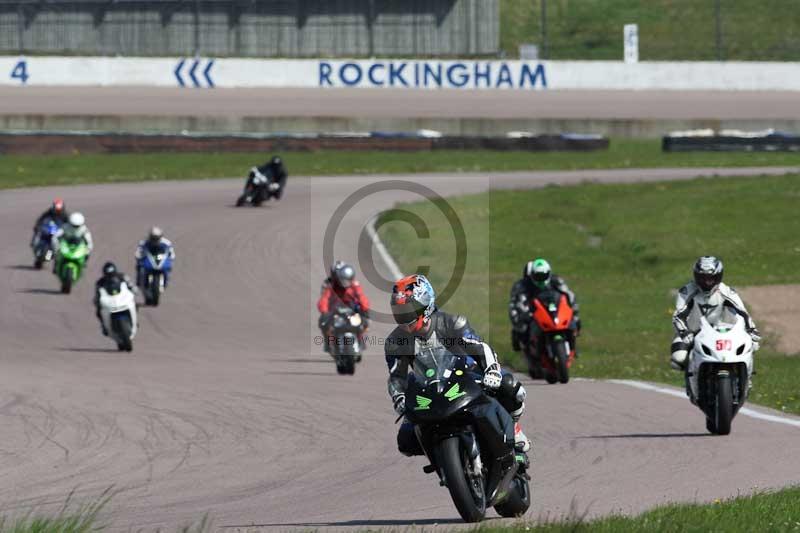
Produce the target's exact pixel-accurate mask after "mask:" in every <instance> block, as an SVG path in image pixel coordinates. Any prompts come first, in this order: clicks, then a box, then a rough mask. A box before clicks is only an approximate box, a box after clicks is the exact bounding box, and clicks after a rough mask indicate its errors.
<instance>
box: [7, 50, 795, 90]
mask: <svg viewBox="0 0 800 533" xmlns="http://www.w3.org/2000/svg"><path fill="white" fill-rule="evenodd" d="M0 85H51V86H160V87H175V86H181V85H185V86H187V87H198V88H208V87H229V88H236V87H333V88H335V87H358V88H382V87H395V88H406V87H407V88H419V89H449V88H453V89H524V90H530V89H536V90H559V89H581V90H648V89H658V90H722V91H725V90H753V91H770V90H784V91H800V66H799V65H798V63H744V62H740V63H734V62H730V63H717V62H706V63H690V62H680V63H661V62H643V63H635V64H626V63H622V62H616V61H595V62H591V61H546V62H542V63H537V62H525V61H482V60H448V61H442V60H404V59H386V60H380V59H378V60H321V59H318V60H265V59H262V60H259V59H214V58H209V57H200V58H189V59H187V58H162V59H147V58H112V57H82V58H69V57H67V58H63V57H29V58H19V57H9V56H5V57H2V56H0Z"/></svg>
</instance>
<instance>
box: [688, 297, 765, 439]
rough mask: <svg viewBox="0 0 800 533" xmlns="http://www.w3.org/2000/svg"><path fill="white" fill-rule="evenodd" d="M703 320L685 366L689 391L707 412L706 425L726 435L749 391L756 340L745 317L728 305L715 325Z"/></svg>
mask: <svg viewBox="0 0 800 533" xmlns="http://www.w3.org/2000/svg"><path fill="white" fill-rule="evenodd" d="M700 323H701V327H700V331H699V332H698V333H697V334H696V335H695V337H694V347H693V349H692V353H691V355H690V359H689V365H688V367H687V370H686V380H687V387H686V393H687V395H688V396H689V399H690V400H691V401H692V403H693V404H695V405H696V406H698V407H699V408H700V409H701V410H702V411H703V413H705V415H706V429H708V431H709V432H711V433H714V434H717V435H727V434H728V433H730V432H731V422H732V421H733V417H734V416H736V413H737V412H738V411H739V409H740V408H741V407H742V406H743V405H744V402H745V400H746V399H747V396H748V394H749V393H750V377H751V376H752V375H753V351H754V350H753V340H752V339H751V338H750V334H749V333H748V332H747V330H746V328H745V319H744V317H742V316H740V315H738V314H736V313H735V312H732V311H729V310H728V309H726V310H725V311H724V312H723V317H722V318H720V320H719V321H718V322H717V323H716V324H715V325H712V324H711V323H709V321H708V320H707V319H706V318H705V317H701V319H700Z"/></svg>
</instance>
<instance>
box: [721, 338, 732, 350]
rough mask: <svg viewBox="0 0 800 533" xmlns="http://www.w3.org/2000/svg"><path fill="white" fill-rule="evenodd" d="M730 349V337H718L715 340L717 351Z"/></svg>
mask: <svg viewBox="0 0 800 533" xmlns="http://www.w3.org/2000/svg"><path fill="white" fill-rule="evenodd" d="M732 349H733V343H732V342H731V340H730V339H718V340H717V351H718V352H721V351H723V350H728V351H730V350H732Z"/></svg>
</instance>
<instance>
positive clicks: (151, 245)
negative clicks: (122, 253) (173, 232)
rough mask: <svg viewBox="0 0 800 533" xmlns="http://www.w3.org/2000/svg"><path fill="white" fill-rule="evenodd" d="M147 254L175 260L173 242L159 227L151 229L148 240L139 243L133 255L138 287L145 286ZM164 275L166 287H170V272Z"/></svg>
mask: <svg viewBox="0 0 800 533" xmlns="http://www.w3.org/2000/svg"><path fill="white" fill-rule="evenodd" d="M147 252H150V254H152V255H156V254H167V255H168V257H169V258H170V259H171V260H172V261H174V260H175V247H174V246H173V245H172V241H170V240H169V239H167V238H166V237H164V231H163V230H162V229H161V228H159V227H158V226H153V227H152V228H150V233H148V234H147V238H146V239H144V240H142V241H139V244H138V245H137V246H136V252H135V253H134V254H133V257H134V258H136V286H137V287H142V286H143V285H144V280H145V275H146V274H147V273H146V272H145V268H144V259H145V257H146V256H147ZM163 274H164V287H166V286H167V285H169V270H164V272H163Z"/></svg>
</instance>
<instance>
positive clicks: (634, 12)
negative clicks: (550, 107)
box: [500, 0, 800, 61]
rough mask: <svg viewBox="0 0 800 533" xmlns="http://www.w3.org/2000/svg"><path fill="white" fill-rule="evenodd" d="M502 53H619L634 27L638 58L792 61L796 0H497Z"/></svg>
mask: <svg viewBox="0 0 800 533" xmlns="http://www.w3.org/2000/svg"><path fill="white" fill-rule="evenodd" d="M500 9H501V34H502V36H501V39H502V48H503V51H504V53H505V54H506V55H509V56H512V57H513V56H516V55H517V54H518V50H519V45H520V44H522V43H531V44H535V45H536V46H537V47H538V51H539V57H541V58H545V59H605V60H621V59H622V54H623V34H622V31H623V30H622V28H623V26H624V25H625V24H631V23H635V24H638V26H639V58H640V60H643V61H648V60H650V61H654V60H661V61H682V60H690V61H698V60H705V61H725V60H741V61H800V0H500Z"/></svg>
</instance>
